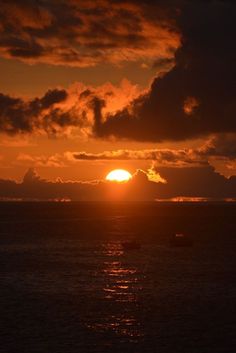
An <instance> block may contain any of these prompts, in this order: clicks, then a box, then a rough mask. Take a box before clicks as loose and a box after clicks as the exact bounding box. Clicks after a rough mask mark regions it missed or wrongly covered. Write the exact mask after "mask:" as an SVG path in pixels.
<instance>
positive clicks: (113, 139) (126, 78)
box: [0, 0, 236, 196]
mask: <svg viewBox="0 0 236 353" xmlns="http://www.w3.org/2000/svg"><path fill="white" fill-rule="evenodd" d="M21 5H22V6H19V4H18V2H16V1H12V2H10V3H5V4H4V5H3V6H2V9H1V10H0V12H1V13H0V15H1V16H2V23H1V26H0V73H1V82H0V93H1V95H0V134H1V140H0V174H1V179H14V180H18V181H20V180H22V178H23V176H24V174H25V172H26V171H27V169H28V168H32V167H33V168H36V169H37V171H38V172H39V174H40V176H41V177H42V178H45V179H48V180H56V179H57V178H58V177H59V178H61V179H62V180H74V181H76V180H77V181H79V180H82V181H86V180H100V179H101V180H103V179H104V177H105V176H106V174H107V173H108V172H109V171H110V170H112V169H115V168H124V169H127V170H129V171H130V172H131V173H132V174H133V173H135V172H136V170H137V169H142V170H144V171H146V172H147V173H148V170H149V169H150V168H151V169H152V170H153V171H154V170H155V172H156V173H158V170H159V169H158V168H167V167H168V168H169V167H171V168H183V167H188V168H198V167H199V166H205V167H207V168H208V167H209V166H211V167H213V169H214V171H215V173H220V175H223V176H224V177H226V178H229V177H230V176H233V175H236V151H235V150H234V148H232V146H234V144H235V141H236V131H235V129H234V123H233V120H232V116H233V113H234V112H235V103H234V100H233V97H235V96H234V93H235V92H234V90H235V88H233V87H234V86H233V84H232V77H234V76H233V75H234V73H235V72H234V71H235V69H233V66H232V65H231V63H232V62H233V58H234V55H235V50H234V49H235V48H234V46H233V44H232V41H231V36H232V28H233V20H232V18H230V17H229V16H230V13H231V11H230V10H231V9H230V6H232V7H233V6H234V5H232V4H230V2H229V3H228V2H227V1H225V2H222V3H221V4H216V3H211V4H206V5H202V4H198V3H197V2H192V3H191V4H189V3H188V2H186V3H185V2H178V1H177V2H173V4H172V2H170V3H168V4H164V3H162V2H160V3H158V4H155V3H153V4H152V3H150V2H145V1H144V2H143V3H142V4H141V3H140V2H138V1H128V2H127V1H125V2H124V1H119V2H115V1H114V2H113V1H112V2H111V3H110V2H108V1H107V0H98V1H96V2H92V1H88V2H86V4H85V3H84V2H83V1H80V0H76V1H74V0H70V1H62V2H61V3H60V6H59V4H55V6H54V7H52V6H50V3H45V4H44V5H38V6H35V7H32V6H31V5H30V3H28V2H23V3H22V4H21ZM202 13H204V16H205V17H204V16H203V17H204V19H205V20H203V17H201V18H202V23H201V26H200V24H199V16H201V14H202ZM219 21H221V23H222V26H221V28H223V31H224V33H222V32H221V35H222V36H223V37H224V38H225V40H224V41H222V42H220V43H218V42H217V38H218V37H217V29H216V28H217V26H216V25H217V23H219ZM224 24H225V25H224ZM226 38H227V40H226ZM223 52H224V53H229V55H228V54H227V55H223V54H222V55H221V53H223ZM233 53H234V54H233ZM223 61H224V64H223ZM222 67H223V68H224V69H222ZM216 77H218V80H219V81H220V85H217V80H216ZM215 80H216V81H215ZM222 117H223V118H222ZM230 146H231V147H230ZM117 151H126V152H125V153H126V154H128V155H129V157H127V158H126V157H125V158H123V157H122V158H117V157H113V155H116V156H117V153H118V154H120V155H124V152H117ZM141 151H144V152H143V155H141ZM147 151H149V152H147ZM81 153H84V154H83V158H82V159H80V158H78V155H80V154H81ZM151 153H152V155H153V159H152V158H151V157H150V155H151ZM89 154H92V155H93V158H92V159H91V156H90V157H89ZM108 154H109V158H107V155H108ZM76 155H77V157H76V158H75V156H76ZM110 155H112V157H110ZM101 156H102V157H101ZM104 156H105V158H104ZM153 166H155V167H153ZM193 196H194V195H193Z"/></svg>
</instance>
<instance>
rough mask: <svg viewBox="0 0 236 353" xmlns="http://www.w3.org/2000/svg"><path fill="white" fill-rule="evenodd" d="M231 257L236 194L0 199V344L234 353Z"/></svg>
mask: <svg viewBox="0 0 236 353" xmlns="http://www.w3.org/2000/svg"><path fill="white" fill-rule="evenodd" d="M175 233H183V234H186V235H190V236H192V237H193V239H194V244H193V246H191V247H173V246H170V238H171V236H172V235H173V234H175ZM124 241H136V242H138V244H140V246H141V247H140V249H136V250H135V249H134V250H133V251H127V250H126V249H124V248H123V246H122V243H123V242H124ZM235 265H236V205H235V204H207V203H206V204H198V203H196V204H184V203H183V204H180V203H176V204H158V203H126V204H124V203H53V202H52V203H44V202H42V203H36V202H35V203H31V202H28V203H20V202H19V203H1V204H0V352H3V353H18V352H19V353H49V352H50V353H72V352H73V353H74V352H80V353H87V352H99V353H106V352H113V353H116V352H122V353H126V352H135V353H139V352H143V353H145V352H153V353H155V352H157V353H167V352H168V353H178V352H179V353H185V352H186V353H208V352H209V353H216V352H219V353H220V352H221V353H234V352H236V334H235V331H236V282H235V281H236V266H235Z"/></svg>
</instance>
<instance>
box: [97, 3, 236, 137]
mask: <svg viewBox="0 0 236 353" xmlns="http://www.w3.org/2000/svg"><path fill="white" fill-rule="evenodd" d="M175 4H176V6H177V7H178V6H179V10H180V13H179V16H177V17H176V19H177V23H178V28H179V30H180V32H181V35H182V46H181V47H180V48H179V49H178V50H177V51H176V54H175V62H176V65H175V66H174V67H173V68H172V69H171V70H170V71H169V72H168V73H166V74H165V75H162V76H159V77H157V78H155V79H154V81H153V83H152V86H151V89H150V91H149V92H148V93H146V94H144V95H143V96H140V97H139V98H137V99H135V100H134V101H133V102H132V103H130V104H129V105H128V106H127V107H126V108H124V109H123V110H120V111H118V112H116V113H115V114H102V113H101V111H102V110H103V105H102V106H101V111H99V110H98V109H95V110H94V120H95V123H94V133H95V135H96V136H98V137H103V138H104V137H108V136H115V137H118V138H129V139H133V140H139V141H162V140H183V139H188V138H193V137H197V136H201V135H207V134H210V133H228V132H236V120H235V110H236V109H235V108H236V103H235V102H236V101H235V97H236V85H235V79H236V67H235V62H236V42H235V39H234V38H235V22H236V4H235V2H232V1H207V2H205V1H176V2H175Z"/></svg>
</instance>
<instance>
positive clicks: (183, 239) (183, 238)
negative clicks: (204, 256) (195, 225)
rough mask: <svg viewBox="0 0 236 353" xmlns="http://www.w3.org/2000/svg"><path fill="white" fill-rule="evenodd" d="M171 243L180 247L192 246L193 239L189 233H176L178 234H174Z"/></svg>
mask: <svg viewBox="0 0 236 353" xmlns="http://www.w3.org/2000/svg"><path fill="white" fill-rule="evenodd" d="M170 245H171V246H179V247H182V246H183V247H184V246H192V245H193V239H192V237H191V236H189V235H186V234H183V233H176V234H173V235H172V237H171V239H170Z"/></svg>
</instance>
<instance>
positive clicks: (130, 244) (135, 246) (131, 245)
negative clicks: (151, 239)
mask: <svg viewBox="0 0 236 353" xmlns="http://www.w3.org/2000/svg"><path fill="white" fill-rule="evenodd" d="M121 245H122V248H123V249H124V250H128V251H130V250H139V249H140V248H141V244H140V243H138V242H137V241H136V240H133V241H124V242H122V243H121Z"/></svg>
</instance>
